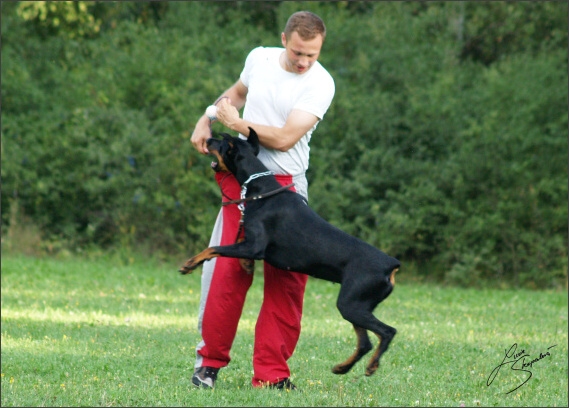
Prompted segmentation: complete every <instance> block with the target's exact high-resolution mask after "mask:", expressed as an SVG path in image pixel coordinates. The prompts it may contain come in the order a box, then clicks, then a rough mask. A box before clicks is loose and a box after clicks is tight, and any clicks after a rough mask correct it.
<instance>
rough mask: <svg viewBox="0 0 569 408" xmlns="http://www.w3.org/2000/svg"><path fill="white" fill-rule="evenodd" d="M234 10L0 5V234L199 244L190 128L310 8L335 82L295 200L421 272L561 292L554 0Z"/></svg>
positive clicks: (204, 196) (203, 226) (177, 5)
mask: <svg viewBox="0 0 569 408" xmlns="http://www.w3.org/2000/svg"><path fill="white" fill-rule="evenodd" d="M249 6H251V5H246V4H244V3H241V2H222V3H210V2H163V3H161V4H160V5H158V4H154V3H141V4H138V5H136V4H134V3H129V2H125V3H120V2H118V3H97V4H93V5H89V7H80V6H79V5H75V6H73V7H69V6H55V7H54V4H53V3H51V2H45V3H37V4H34V5H33V7H32V6H30V5H25V4H24V3H6V2H4V3H2V20H3V24H2V38H3V44H2V67H1V70H2V181H3V183H2V193H3V194H2V197H1V200H2V203H1V204H2V231H3V232H8V231H9V229H10V227H11V226H13V225H12V224H15V223H17V221H18V219H17V218H18V217H27V219H29V220H30V222H31V223H32V224H34V227H35V228H37V229H39V231H41V234H42V238H43V239H44V240H46V241H49V242H57V241H59V242H61V243H64V245H63V244H62V245H59V246H58V245H56V247H63V246H68V247H70V248H71V249H81V248H84V247H89V246H91V245H97V246H102V247H111V248H113V247H123V248H137V247H142V248H145V250H149V251H165V252H166V253H179V252H184V253H191V252H193V251H195V250H197V249H200V248H201V247H203V246H204V245H206V244H207V242H208V238H209V233H210V229H211V226H212V223H213V221H214V219H215V216H216V214H217V212H218V210H219V202H220V194H219V191H218V188H217V186H216V184H215V182H214V181H213V177H212V172H211V169H210V168H209V159H208V158H206V157H203V156H200V155H199V154H198V153H197V152H196V151H195V150H194V149H193V147H192V146H191V144H190V142H189V138H190V135H191V131H192V129H193V126H194V123H195V121H196V120H197V119H198V117H199V116H200V115H201V112H203V110H204V108H205V107H206V106H207V105H208V104H210V103H211V102H212V101H213V100H215V98H216V97H217V96H218V95H219V94H220V92H222V91H223V90H224V89H226V88H227V87H229V86H231V84H232V83H233V81H235V80H236V78H237V77H238V75H239V73H240V71H241V69H242V66H243V62H244V60H245V57H246V55H247V53H248V51H249V50H250V49H252V48H253V47H256V46H258V45H265V46H280V40H279V35H280V31H281V29H282V27H283V26H284V24H285V22H286V19H287V18H288V16H289V15H290V13H292V12H294V11H296V10H299V9H309V10H312V11H315V12H316V13H318V14H320V15H321V16H322V17H323V18H324V20H325V22H326V25H327V28H328V36H327V39H326V42H325V44H324V48H323V52H322V56H321V59H320V60H321V62H322V63H323V64H324V65H325V66H326V67H327V68H328V69H329V70H330V72H331V73H332V75H333V76H334V78H335V81H336V97H335V99H334V102H333V104H332V106H331V107H330V110H329V112H328V113H327V114H326V117H325V119H324V121H323V122H322V123H320V124H319V126H318V128H317V130H316V131H315V133H314V135H313V139H312V141H311V146H312V154H311V167H310V170H309V174H308V177H309V181H310V203H311V206H313V207H314V209H315V210H316V211H317V212H319V213H320V214H321V215H322V216H323V217H324V218H326V219H328V220H329V221H330V222H332V223H333V224H335V225H337V226H338V227H340V228H342V229H344V230H345V231H347V232H349V233H352V234H354V235H357V236H359V237H361V238H362V239H364V240H366V241H368V242H370V243H372V244H373V245H376V246H378V247H379V248H382V249H384V250H385V251H387V252H389V253H390V254H393V255H394V256H397V257H399V258H400V259H401V260H402V261H403V263H404V264H405V263H407V264H410V265H413V268H410V269H413V270H415V269H416V270H417V271H418V272H417V273H418V274H419V275H423V276H425V277H427V278H433V279H438V280H441V281H446V282H449V283H453V284H460V285H484V284H486V283H487V282H494V281H496V280H499V281H500V282H501V284H503V285H510V284H513V285H518V286H528V287H553V286H559V285H560V284H566V276H567V249H566V248H567V201H566V199H567V161H566V158H567V137H566V136H567V109H568V107H567V49H566V43H567V21H566V19H565V18H561V17H559V16H566V14H567V4H565V3H553V2H547V3H511V2H496V3H492V5H491V6H488V5H484V4H477V3H475V2H468V3H452V2H438V3H421V2H392V3H381V2H380V3H373V2H358V3H353V2H259V3H258V4H257V3H256V4H255V5H254V6H252V7H249ZM31 11H34V13H35V14H34V13H32V12H31ZM41 13H44V14H41ZM41 15H45V18H44V19H42V18H40V16H41ZM56 19H59V20H57V21H59V22H56ZM77 21H84V22H88V23H89V27H88V29H86V30H79V28H78V27H77V26H76V22H77ZM61 22H63V23H61ZM214 130H216V131H221V130H223V127H222V126H221V125H219V124H216V125H214ZM14 206H16V207H14ZM11 236H12V237H13V236H15V235H14V234H12V235H11ZM34 242H36V241H34Z"/></svg>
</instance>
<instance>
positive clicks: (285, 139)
mask: <svg viewBox="0 0 569 408" xmlns="http://www.w3.org/2000/svg"><path fill="white" fill-rule="evenodd" d="M231 89H232V90H233V91H235V93H236V97H237V98H238V99H237V100H236V101H235V100H233V99H232V98H231V96H230V94H229V93H228V92H226V93H225V94H224V95H225V96H228V97H229V99H222V100H220V101H219V102H218V104H217V119H218V120H219V121H220V122H221V123H223V125H225V126H226V127H228V128H229V129H231V130H233V131H235V132H239V133H241V134H242V135H245V136H247V135H248V134H249V127H252V128H253V129H255V132H256V133H257V135H258V136H259V142H260V143H261V145H263V146H264V147H267V148H269V149H275V150H279V151H282V152H286V151H287V150H289V149H291V148H292V147H293V146H294V145H295V144H296V142H298V141H299V140H300V138H301V137H302V136H304V135H305V134H306V132H308V131H309V130H310V129H311V128H312V127H313V126H314V125H315V124H316V123H317V122H318V117H317V116H315V115H313V114H311V113H308V112H305V111H302V110H298V109H293V110H292V112H291V113H290V114H289V116H288V118H287V120H286V122H285V124H284V126H283V127H282V128H279V127H275V126H266V125H259V124H256V123H251V122H249V121H246V120H244V119H241V118H240V117H239V112H238V109H241V107H243V105H244V104H245V97H246V95H247V93H246V90H247V88H246V87H245V85H243V83H242V82H241V81H237V83H236V84H235V85H234V86H233V87H232V88H231ZM243 90H245V92H244V91H243ZM243 95H244V96H243Z"/></svg>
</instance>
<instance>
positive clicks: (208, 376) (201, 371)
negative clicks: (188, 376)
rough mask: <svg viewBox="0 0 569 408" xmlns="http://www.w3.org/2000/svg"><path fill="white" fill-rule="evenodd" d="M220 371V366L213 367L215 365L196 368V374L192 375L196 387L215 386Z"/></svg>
mask: <svg viewBox="0 0 569 408" xmlns="http://www.w3.org/2000/svg"><path fill="white" fill-rule="evenodd" d="M218 372H219V368H213V367H200V368H196V370H195V371H194V375H193V376H192V383H193V384H194V385H195V386H196V387H201V388H214V387H215V380H217V373H218Z"/></svg>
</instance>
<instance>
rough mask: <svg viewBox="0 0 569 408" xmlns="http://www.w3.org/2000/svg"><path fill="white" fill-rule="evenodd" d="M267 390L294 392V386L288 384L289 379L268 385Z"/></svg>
mask: <svg viewBox="0 0 569 408" xmlns="http://www.w3.org/2000/svg"><path fill="white" fill-rule="evenodd" d="M269 388H273V389H275V390H290V391H296V390H298V388H296V385H294V384H293V383H291V382H290V379H289V378H285V379H284V380H280V381H279V382H278V383H275V384H271V385H269Z"/></svg>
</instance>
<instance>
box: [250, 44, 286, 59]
mask: <svg viewBox="0 0 569 408" xmlns="http://www.w3.org/2000/svg"><path fill="white" fill-rule="evenodd" d="M282 51H283V49H282V48H279V47H263V46H259V47H255V48H253V49H252V50H251V51H250V52H249V56H248V58H270V57H272V56H275V55H276V56H279V55H280V53H281V52H282Z"/></svg>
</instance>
